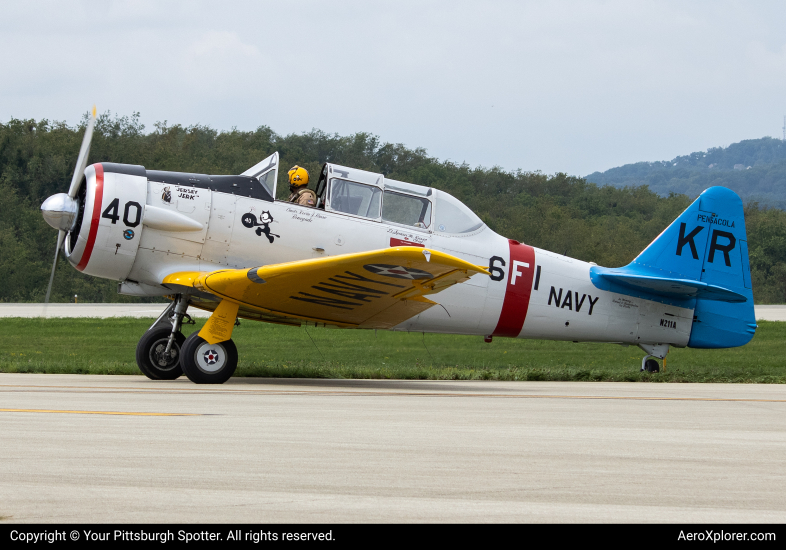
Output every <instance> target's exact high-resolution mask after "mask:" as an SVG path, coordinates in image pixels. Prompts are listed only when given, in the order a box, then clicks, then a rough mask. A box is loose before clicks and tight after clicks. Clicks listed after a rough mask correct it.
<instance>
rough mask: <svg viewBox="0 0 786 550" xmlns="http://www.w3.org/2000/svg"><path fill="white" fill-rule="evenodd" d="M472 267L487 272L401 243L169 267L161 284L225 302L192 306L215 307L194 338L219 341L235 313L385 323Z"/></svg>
mask: <svg viewBox="0 0 786 550" xmlns="http://www.w3.org/2000/svg"><path fill="white" fill-rule="evenodd" d="M477 273H484V274H486V275H488V274H489V272H488V271H486V270H485V269H484V268H483V267H480V266H477V265H474V264H472V263H469V262H466V261H464V260H461V259H459V258H456V257H455V256H451V255H449V254H445V253H443V252H438V251H436V250H429V249H424V248H419V247H411V246H402V247H395V248H386V249H382V250H374V251H370V252H360V253H356V254H343V255H340V256H328V257H325V258H314V259H309V260H300V261H296V262H288V263H283V264H275V265H269V266H262V267H254V268H251V269H229V270H219V271H213V272H208V273H200V272H180V273H173V274H171V275H168V276H167V277H166V278H164V280H163V281H162V282H163V284H165V285H166V284H173V285H185V286H192V287H194V288H195V289H197V290H199V291H202V292H207V293H210V294H212V295H214V296H216V297H217V298H220V299H221V300H222V304H223V302H228V303H226V304H224V305H223V306H220V305H219V304H217V303H216V302H213V303H212V304H210V303H209V302H208V303H204V304H200V303H199V301H197V302H196V303H195V304H194V305H195V306H197V307H200V306H201V307H205V308H206V309H215V313H214V315H213V316H211V319H210V320H209V321H208V324H207V325H205V328H203V329H202V331H200V336H202V337H203V338H205V339H206V340H208V341H209V342H210V341H211V340H214V341H215V342H219V341H223V340H226V339H228V337H226V338H225V336H226V335H227V332H228V333H229V334H230V335H231V325H230V326H229V327H226V326H225V325H226V324H227V323H228V321H229V317H233V312H235V314H238V313H237V312H239V315H240V316H241V317H247V318H253V319H257V320H261V321H270V322H278V323H285V324H299V323H300V322H303V321H306V322H314V323H324V324H326V325H334V326H339V327H347V328H352V327H354V328H383V329H387V328H391V327H394V326H396V325H398V324H400V323H403V322H404V321H406V320H407V319H409V318H411V317H414V316H415V315H417V314H419V313H421V312H423V311H425V310H426V309H428V308H430V307H431V306H433V305H435V304H436V302H432V301H431V300H429V299H428V298H425V296H426V295H429V294H435V293H437V292H440V291H442V290H444V289H446V288H448V287H450V286H452V285H454V284H457V283H461V282H463V281H466V280H468V279H469V278H470V277H471V276H472V275H475V274H477ZM230 303H231V304H232V306H230ZM211 306H212V307H211ZM235 306H237V307H235ZM219 313H221V314H222V315H221V317H222V319H223V320H222V321H221V322H220V323H218V321H219V319H218V318H217V319H216V322H215V323H214V322H213V317H217V314H219ZM232 321H234V319H232ZM218 324H220V325H221V327H222V328H221V330H219V331H218V332H215V331H214V332H215V334H214V335H211V334H209V333H210V332H211V326H212V325H218ZM212 328H214V329H215V328H216V327H215V326H213V327H212ZM203 332H204V333H205V334H203ZM208 336H210V337H209V338H208ZM217 338H220V339H217ZM211 343H214V342H211Z"/></svg>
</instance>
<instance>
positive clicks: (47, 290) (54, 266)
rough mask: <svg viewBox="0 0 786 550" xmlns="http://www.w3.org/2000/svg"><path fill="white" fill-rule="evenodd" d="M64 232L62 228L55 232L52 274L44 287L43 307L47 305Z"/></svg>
mask: <svg viewBox="0 0 786 550" xmlns="http://www.w3.org/2000/svg"><path fill="white" fill-rule="evenodd" d="M65 235H66V232H65V231H63V230H62V229H61V230H60V231H58V232H57V248H55V261H54V262H52V274H51V275H50V276H49V286H48V287H47V289H46V298H44V307H46V306H48V305H49V295H50V294H52V283H53V282H54V280H55V269H56V268H57V255H58V254H60V247H61V246H63V239H64V238H65Z"/></svg>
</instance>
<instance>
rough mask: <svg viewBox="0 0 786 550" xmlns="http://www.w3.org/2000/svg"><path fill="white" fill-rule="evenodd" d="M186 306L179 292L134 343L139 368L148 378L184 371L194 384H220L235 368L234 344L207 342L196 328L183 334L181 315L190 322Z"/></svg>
mask: <svg viewBox="0 0 786 550" xmlns="http://www.w3.org/2000/svg"><path fill="white" fill-rule="evenodd" d="M187 309H188V296H187V295H186V296H184V295H182V294H179V295H178V296H177V297H176V298H175V300H174V301H173V302H172V303H171V304H170V305H169V307H168V308H166V309H165V310H164V312H163V313H162V314H161V316H160V317H159V318H158V319H157V320H156V322H155V323H153V326H152V327H150V328H149V329H148V331H147V332H146V333H145V334H144V336H142V338H141V339H140V340H139V343H138V344H137V346H136V362H137V365H139V370H141V371H142V373H144V375H145V376H147V377H148V378H150V379H151V380H174V379H176V378H178V377H179V376H180V375H181V374H183V373H185V375H186V376H187V377H188V379H189V380H191V381H192V382H194V383H196V384H223V383H224V382H226V381H227V380H229V378H230V377H231V376H232V375H233V374H234V372H235V369H236V368H237V359H238V357H237V347H236V346H235V343H234V342H233V341H232V340H227V341H225V342H219V343H218V344H209V343H207V342H206V341H205V340H204V339H203V338H202V337H200V336H199V331H197V332H194V333H193V334H191V336H189V337H188V338H186V337H185V336H183V333H182V332H180V328H181V326H182V325H183V318H184V317H186V318H188V320H189V321H190V322H191V324H193V321H191V318H190V317H189V316H188V315H187V314H186V310H187ZM170 323H171V326H169V325H170Z"/></svg>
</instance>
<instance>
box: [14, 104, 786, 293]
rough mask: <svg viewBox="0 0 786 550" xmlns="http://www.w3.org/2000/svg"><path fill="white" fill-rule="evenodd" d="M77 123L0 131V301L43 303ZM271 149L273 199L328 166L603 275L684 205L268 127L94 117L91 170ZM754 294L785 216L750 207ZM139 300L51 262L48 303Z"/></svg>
mask: <svg viewBox="0 0 786 550" xmlns="http://www.w3.org/2000/svg"><path fill="white" fill-rule="evenodd" d="M83 130H84V123H83V124H82V125H81V126H79V127H71V126H68V125H67V124H65V123H62V122H50V121H48V120H41V121H35V120H16V119H13V120H10V121H9V122H7V123H5V124H0V281H2V285H0V302H39V301H43V297H44V294H45V293H46V286H47V283H48V280H49V271H50V269H51V265H52V258H53V256H54V248H55V242H56V232H55V231H54V230H53V229H52V228H50V227H49V226H48V225H47V224H46V223H45V222H44V220H43V218H42V217H41V214H40V211H39V207H40V204H41V202H42V201H43V200H44V199H45V198H46V197H48V196H49V195H51V194H53V193H57V192H65V191H66V190H67V189H68V185H69V183H70V181H71V176H72V173H73V169H74V164H75V163H76V157H77V154H78V151H79V146H80V144H81V140H82V133H83ZM275 151H278V152H279V153H280V155H281V165H282V167H283V168H284V170H282V171H280V173H279V185H278V194H279V197H278V198H284V197H285V195H286V194H287V185H286V184H285V183H282V182H285V173H284V172H285V170H286V168H287V167H289V166H291V165H294V164H299V165H300V166H304V167H306V168H307V169H308V170H309V172H310V173H311V174H312V176H316V174H318V173H319V170H320V168H321V165H322V164H323V163H324V162H334V163H337V164H342V165H345V166H352V167H356V168H361V169H365V170H370V171H374V172H381V173H383V174H384V175H385V176H386V177H391V178H394V179H398V180H401V181H408V182H412V183H416V184H420V185H428V186H432V187H435V188H437V189H443V190H445V191H447V192H449V193H451V194H452V195H454V196H455V197H457V198H458V199H460V200H461V201H463V202H464V203H465V204H467V205H468V206H469V207H470V208H472V210H474V211H475V212H476V213H477V214H478V215H479V216H480V217H481V218H482V219H483V220H484V221H485V222H486V223H487V224H488V225H489V227H491V228H492V229H493V230H494V231H496V232H498V233H500V234H502V235H504V236H506V237H509V238H513V239H516V240H519V241H521V242H525V243H527V244H530V245H533V246H537V247H540V248H544V249H547V250H551V251H554V252H557V253H559V254H567V255H569V256H572V257H575V258H579V259H582V260H586V261H593V262H596V263H598V264H600V265H604V266H610V267H615V266H621V265H625V264H627V263H628V262H630V261H631V260H632V259H633V258H634V257H635V256H636V255H637V254H638V253H639V252H640V251H641V250H642V249H644V248H645V247H646V246H647V244H649V243H650V242H651V241H652V240H653V239H654V238H655V237H656V236H657V235H658V234H659V233H660V232H661V231H662V230H663V229H664V228H665V227H666V226H667V225H668V224H669V223H671V222H672V221H673V220H674V218H676V217H677V216H678V215H679V214H680V212H682V210H684V209H685V208H686V207H687V206H688V205H689V204H690V198H689V197H688V196H687V195H684V194H677V193H669V194H668V195H667V196H665V197H661V196H659V195H658V194H657V193H655V192H653V191H651V190H650V189H649V188H648V187H647V186H638V187H622V188H618V187H614V186H610V185H598V184H595V183H589V182H588V181H587V180H586V179H583V178H578V177H573V176H568V175H566V174H563V173H557V174H553V175H546V174H542V173H540V172H522V171H515V172H511V171H504V170H501V169H499V168H497V167H494V168H483V167H470V166H468V165H466V164H457V163H453V162H447V161H440V160H439V159H436V158H434V157H430V156H429V155H428V154H427V152H426V151H425V150H424V149H422V148H416V149H412V148H408V147H406V146H404V145H402V144H392V143H385V142H382V141H380V139H379V138H378V137H377V136H374V135H372V134H368V133H357V134H353V135H350V136H339V135H335V134H332V135H331V134H327V133H325V132H322V131H319V130H312V131H311V132H307V133H301V134H289V135H285V136H283V135H279V134H277V133H275V132H274V131H273V130H271V129H270V128H268V127H266V126H261V127H259V128H257V129H256V130H254V131H249V132H241V131H238V130H231V131H227V132H219V131H217V130H214V129H212V128H209V127H206V126H199V125H196V126H189V127H184V126H181V125H174V126H169V125H168V124H167V123H166V122H162V123H157V124H155V129H154V130H153V131H151V132H146V131H145V128H144V126H143V125H142V124H140V122H139V116H138V114H134V115H133V116H131V117H125V116H123V117H119V116H111V115H110V114H108V113H105V114H103V115H101V116H100V117H99V118H98V121H97V124H96V131H95V134H94V138H93V145H92V148H91V152H90V158H89V162H98V161H105V162H118V163H128V164H140V165H142V166H145V167H146V168H148V169H156V170H174V171H183V172H197V173H207V174H239V173H241V172H243V171H244V170H246V169H247V168H249V167H250V166H253V165H254V164H256V163H257V162H259V161H260V160H261V159H263V158H265V157H266V156H268V155H270V154H272V153H273V152H275ZM746 221H747V227H748V242H749V252H750V256H751V270H752V280H753V288H754V294H755V297H756V301H757V302H758V303H783V302H785V301H786V246H784V245H786V213H784V212H783V211H782V210H779V209H775V208H763V207H760V206H759V205H758V204H756V203H753V202H749V203H748V204H747V206H746ZM75 294H77V295H79V300H80V301H89V302H111V301H138V300H139V299H137V298H130V297H125V296H120V295H118V294H117V292H116V283H115V282H112V281H105V280H101V279H95V278H92V277H87V276H84V275H82V274H81V273H79V272H78V271H76V270H74V269H73V268H71V267H70V266H69V265H68V264H67V263H66V262H65V260H62V259H61V260H60V261H59V263H58V270H57V275H56V278H55V285H54V288H53V292H52V301H59V302H67V301H73V296H74V295H75Z"/></svg>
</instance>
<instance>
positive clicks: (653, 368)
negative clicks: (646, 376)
mask: <svg viewBox="0 0 786 550" xmlns="http://www.w3.org/2000/svg"><path fill="white" fill-rule="evenodd" d="M644 370H646V371H647V372H660V365H659V364H658V362H657V361H656V360H655V359H647V361H646V362H645V363H644Z"/></svg>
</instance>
